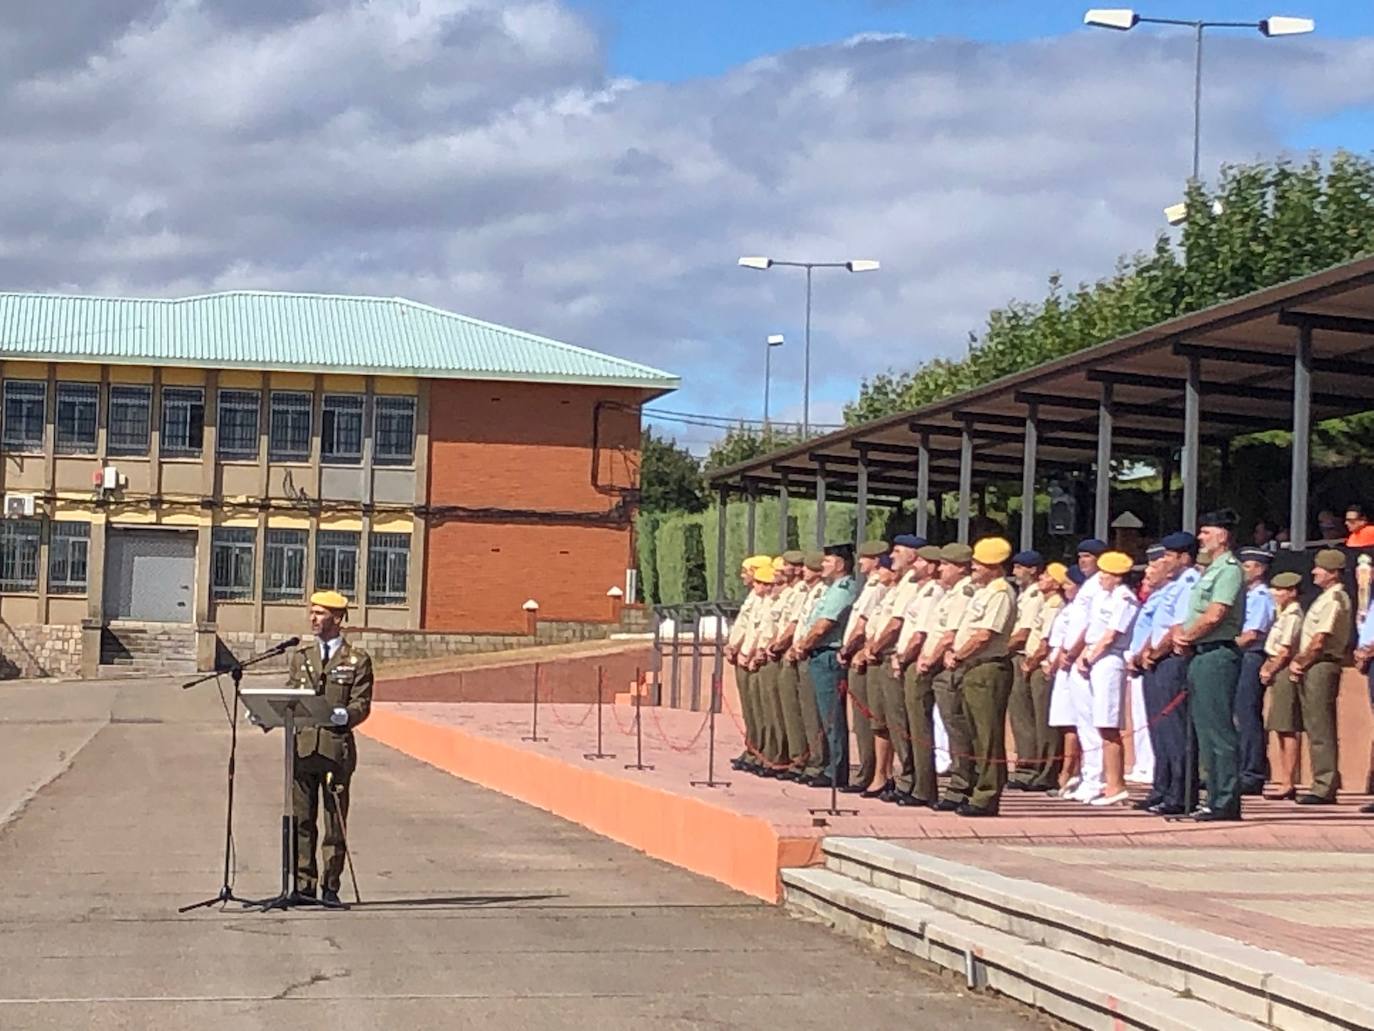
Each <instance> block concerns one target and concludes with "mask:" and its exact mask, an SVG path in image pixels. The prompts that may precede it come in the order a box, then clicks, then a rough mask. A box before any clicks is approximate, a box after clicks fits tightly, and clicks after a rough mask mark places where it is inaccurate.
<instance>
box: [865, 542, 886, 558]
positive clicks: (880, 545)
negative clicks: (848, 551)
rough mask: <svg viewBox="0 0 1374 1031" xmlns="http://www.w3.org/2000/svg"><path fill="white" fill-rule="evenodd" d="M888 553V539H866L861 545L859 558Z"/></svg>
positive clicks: (875, 556) (874, 556)
mask: <svg viewBox="0 0 1374 1031" xmlns="http://www.w3.org/2000/svg"><path fill="white" fill-rule="evenodd" d="M886 554H887V541H864V542H863V543H862V544H860V545H859V558H877V557H878V556H879V555H886Z"/></svg>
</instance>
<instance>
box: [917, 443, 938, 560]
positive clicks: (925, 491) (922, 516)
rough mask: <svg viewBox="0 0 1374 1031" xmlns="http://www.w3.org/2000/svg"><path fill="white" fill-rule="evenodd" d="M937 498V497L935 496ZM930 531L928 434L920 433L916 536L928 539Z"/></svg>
mask: <svg viewBox="0 0 1374 1031" xmlns="http://www.w3.org/2000/svg"><path fill="white" fill-rule="evenodd" d="M937 497H938V495H937ZM929 529H930V434H929V433H922V434H921V437H920V443H919V444H917V447H916V535H917V536H918V537H928V536H930V534H929V533H928V532H927V531H928V530H929Z"/></svg>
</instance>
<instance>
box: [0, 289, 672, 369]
mask: <svg viewBox="0 0 1374 1031" xmlns="http://www.w3.org/2000/svg"><path fill="white" fill-rule="evenodd" d="M0 358H26V359H36V360H41V361H71V362H105V363H109V364H113V365H142V364H158V365H186V366H196V367H206V366H214V367H219V368H250V369H271V370H283V369H285V370H292V371H307V372H346V373H347V372H351V373H363V374H367V375H378V376H382V375H391V376H422V377H427V378H435V379H479V380H517V381H525V382H545V383H568V384H586V385H599V386H625V387H642V388H645V389H649V390H654V391H658V392H660V393H661V392H666V391H669V390H673V389H675V388H676V387H677V386H678V385H679V382H680V381H679V379H678V378H677V377H676V376H673V375H671V374H670V373H666V372H661V371H660V370H658V369H653V368H650V367H648V366H647V365H639V364H636V363H635V362H630V361H626V360H624V359H622V358H615V357H612V356H611V355H607V354H600V353H598V352H596V351H589V350H587V349H586V348H582V347H574V346H573V345H572V344H564V343H560V342H559V341H557V340H549V339H547V338H545V337H540V336H535V335H533V334H532V333H522V332H520V331H519V330H515V329H507V328H506V327H504V326H497V325H494V324H492V323H490V322H482V321H479V320H478V319H473V318H468V317H467V316H466V315H457V314H454V313H453V312H447V311H443V310H441V309H439V308H431V307H429V306H428V305H424V304H417V303H416V302H414V301H407V300H404V299H403V298H399V297H346V296H332V295H328V294H296V293H271V292H265V291H238V290H236V291H231V292H227V293H219V294H208V295H206V296H202V297H185V298H176V299H141V298H120V297H71V296H63V295H58V294H20V293H0Z"/></svg>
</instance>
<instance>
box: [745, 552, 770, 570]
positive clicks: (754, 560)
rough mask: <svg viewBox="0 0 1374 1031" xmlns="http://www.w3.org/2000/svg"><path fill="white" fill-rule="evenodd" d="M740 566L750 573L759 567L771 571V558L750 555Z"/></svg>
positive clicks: (768, 556)
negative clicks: (764, 567)
mask: <svg viewBox="0 0 1374 1031" xmlns="http://www.w3.org/2000/svg"><path fill="white" fill-rule="evenodd" d="M740 565H742V566H743V567H744V568H745V569H747V570H749V571H750V572H753V571H754V570H755V569H758V568H759V567H760V566H767V567H768V568H769V569H772V568H773V557H772V556H771V555H750V556H749V557H748V558H747V559H745V560H744V561H743V562H741V563H740Z"/></svg>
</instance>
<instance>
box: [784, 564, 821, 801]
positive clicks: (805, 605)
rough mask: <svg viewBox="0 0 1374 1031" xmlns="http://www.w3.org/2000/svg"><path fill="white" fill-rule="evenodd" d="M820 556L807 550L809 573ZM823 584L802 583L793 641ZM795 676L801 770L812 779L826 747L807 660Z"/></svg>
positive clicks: (810, 617)
mask: <svg viewBox="0 0 1374 1031" xmlns="http://www.w3.org/2000/svg"><path fill="white" fill-rule="evenodd" d="M823 557H824V556H823V555H822V554H821V553H820V552H819V551H813V552H808V553H807V554H806V556H805V559H804V563H805V565H806V568H807V569H809V570H811V572H813V573H818V572H820V569H821V559H822V558H823ZM826 586H827V585H826V582H825V581H824V580H817V581H816V582H815V583H814V584H810V585H807V584H805V583H803V584H802V604H801V608H800V610H799V612H798V613H797V630H796V633H794V634H793V635H792V640H793V642H796V641H800V640H801V639H802V638H803V637H805V636H806V632H807V631H808V630H810V629H811V624H812V623H814V622H815V618H814V617H815V612H816V606H817V604H818V603H819V602H820V600H821V595H823V594H824V593H825V589H826ZM797 679H798V689H797V694H798V696H799V698H800V701H801V714H802V728H803V732H804V733H805V735H806V747H805V754H806V764H805V766H804V767H803V770H802V773H803V775H804V777H806V778H812V779H814V778H816V777H819V776H821V775H822V774H823V773H824V772H825V764H826V747H825V730H824V728H823V726H822V724H821V711H820V706H819V704H818V703H817V701H816V684H815V681H813V680H812V679H811V662H810V660H808V659H801V660H799V661H798V662H797Z"/></svg>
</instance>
